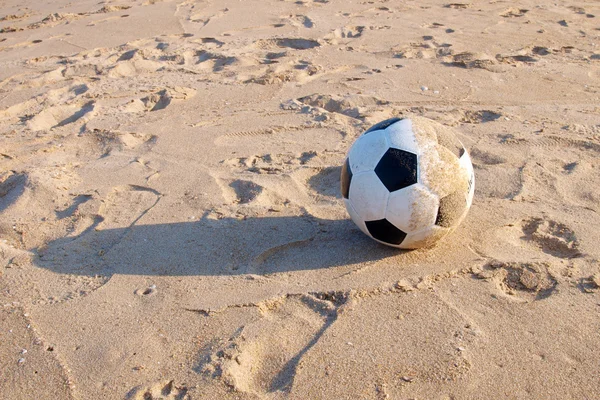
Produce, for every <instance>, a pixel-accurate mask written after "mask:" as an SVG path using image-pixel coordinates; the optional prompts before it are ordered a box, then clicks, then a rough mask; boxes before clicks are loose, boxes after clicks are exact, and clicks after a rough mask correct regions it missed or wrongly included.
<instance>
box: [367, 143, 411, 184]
mask: <svg viewBox="0 0 600 400" xmlns="http://www.w3.org/2000/svg"><path fill="white" fill-rule="evenodd" d="M375 173H376V174H377V176H378V177H379V179H380V180H381V182H382V183H383V184H384V185H385V187H386V188H387V189H388V190H389V191H390V192H394V191H396V190H400V189H402V188H405V187H407V186H410V185H414V184H415V183H417V155H416V154H414V153H411V152H408V151H404V150H400V149H395V148H389V149H388V150H387V151H386V152H385V154H384V155H383V157H381V160H379V163H378V164H377V166H376V167H375Z"/></svg>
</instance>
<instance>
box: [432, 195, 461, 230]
mask: <svg viewBox="0 0 600 400" xmlns="http://www.w3.org/2000/svg"><path fill="white" fill-rule="evenodd" d="M466 209H467V199H466V198H465V195H464V193H462V192H454V193H452V194H449V195H448V196H446V197H442V198H441V199H440V208H439V209H438V214H437V218H436V219H435V224H436V225H438V226H442V227H444V228H450V227H453V226H455V225H456V223H457V222H458V219H459V218H460V217H461V215H463V213H464V212H465V210H466Z"/></svg>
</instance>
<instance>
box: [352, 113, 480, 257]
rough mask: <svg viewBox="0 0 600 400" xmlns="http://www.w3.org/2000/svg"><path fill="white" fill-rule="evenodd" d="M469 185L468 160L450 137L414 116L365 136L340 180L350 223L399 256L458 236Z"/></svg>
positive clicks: (390, 122)
mask: <svg viewBox="0 0 600 400" xmlns="http://www.w3.org/2000/svg"><path fill="white" fill-rule="evenodd" d="M474 183H475V175H474V173H473V165H472V164H471V158H470V157H469V154H468V153H467V151H466V150H465V148H464V146H463V145H462V143H461V142H460V141H459V140H458V139H457V138H456V136H455V135H454V133H453V130H452V129H451V128H448V127H446V126H444V125H442V124H440V123H437V122H435V121H431V120H429V119H427V118H422V117H412V116H411V117H408V118H392V119H388V120H386V121H383V122H380V123H378V124H376V125H374V126H373V127H371V128H370V129H368V130H367V131H366V132H365V133H363V134H362V135H361V136H360V137H359V138H358V139H357V140H356V142H354V144H353V145H352V147H351V148H350V151H349V152H348V156H347V157H346V161H345V162H344V165H343V167H342V176H341V189H342V196H343V198H344V202H345V204H346V209H347V210H348V214H350V217H351V218H352V220H353V221H354V223H355V224H356V225H357V226H358V227H359V228H360V230H362V231H363V232H364V233H365V234H367V235H368V236H370V237H372V238H373V239H375V240H377V241H378V242H380V243H383V244H386V245H389V246H393V247H398V248H401V249H416V248H420V247H430V246H432V245H433V244H435V243H436V242H437V241H438V240H440V239H442V238H443V237H444V236H446V235H448V234H449V233H450V232H452V231H453V230H454V229H456V227H457V226H458V225H459V224H460V223H461V221H462V220H463V219H464V218H465V216H466V215H467V212H468V211H469V208H470V207H471V202H472V200H473V193H474V191H475V185H474Z"/></svg>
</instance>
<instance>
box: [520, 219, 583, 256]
mask: <svg viewBox="0 0 600 400" xmlns="http://www.w3.org/2000/svg"><path fill="white" fill-rule="evenodd" d="M522 230H523V237H522V239H523V240H525V241H528V242H531V243H532V244H534V245H535V246H537V247H539V248H540V249H541V250H542V251H543V252H544V253H547V254H550V255H552V256H554V257H558V258H575V257H580V256H582V254H581V252H580V251H579V241H578V240H577V236H576V235H575V232H573V230H572V229H571V228H569V227H568V226H567V225H564V224H562V223H560V222H557V221H553V220H547V219H543V218H531V219H528V220H524V221H523V223H522Z"/></svg>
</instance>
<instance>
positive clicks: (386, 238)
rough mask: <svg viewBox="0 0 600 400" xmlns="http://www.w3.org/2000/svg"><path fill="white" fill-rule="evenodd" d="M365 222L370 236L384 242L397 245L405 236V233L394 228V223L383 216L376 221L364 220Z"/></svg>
mask: <svg viewBox="0 0 600 400" xmlns="http://www.w3.org/2000/svg"><path fill="white" fill-rule="evenodd" d="M365 224H366V225H367V229H368V230H369V233H370V234H371V236H373V237H374V238H375V239H377V240H380V241H382V242H385V243H389V244H393V245H395V246H397V245H399V244H400V243H402V242H403V241H404V238H405V237H406V233H404V232H403V231H401V230H400V229H398V228H396V226H394V224H392V223H391V222H390V221H388V220H387V219H385V218H384V219H380V220H377V221H365Z"/></svg>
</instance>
